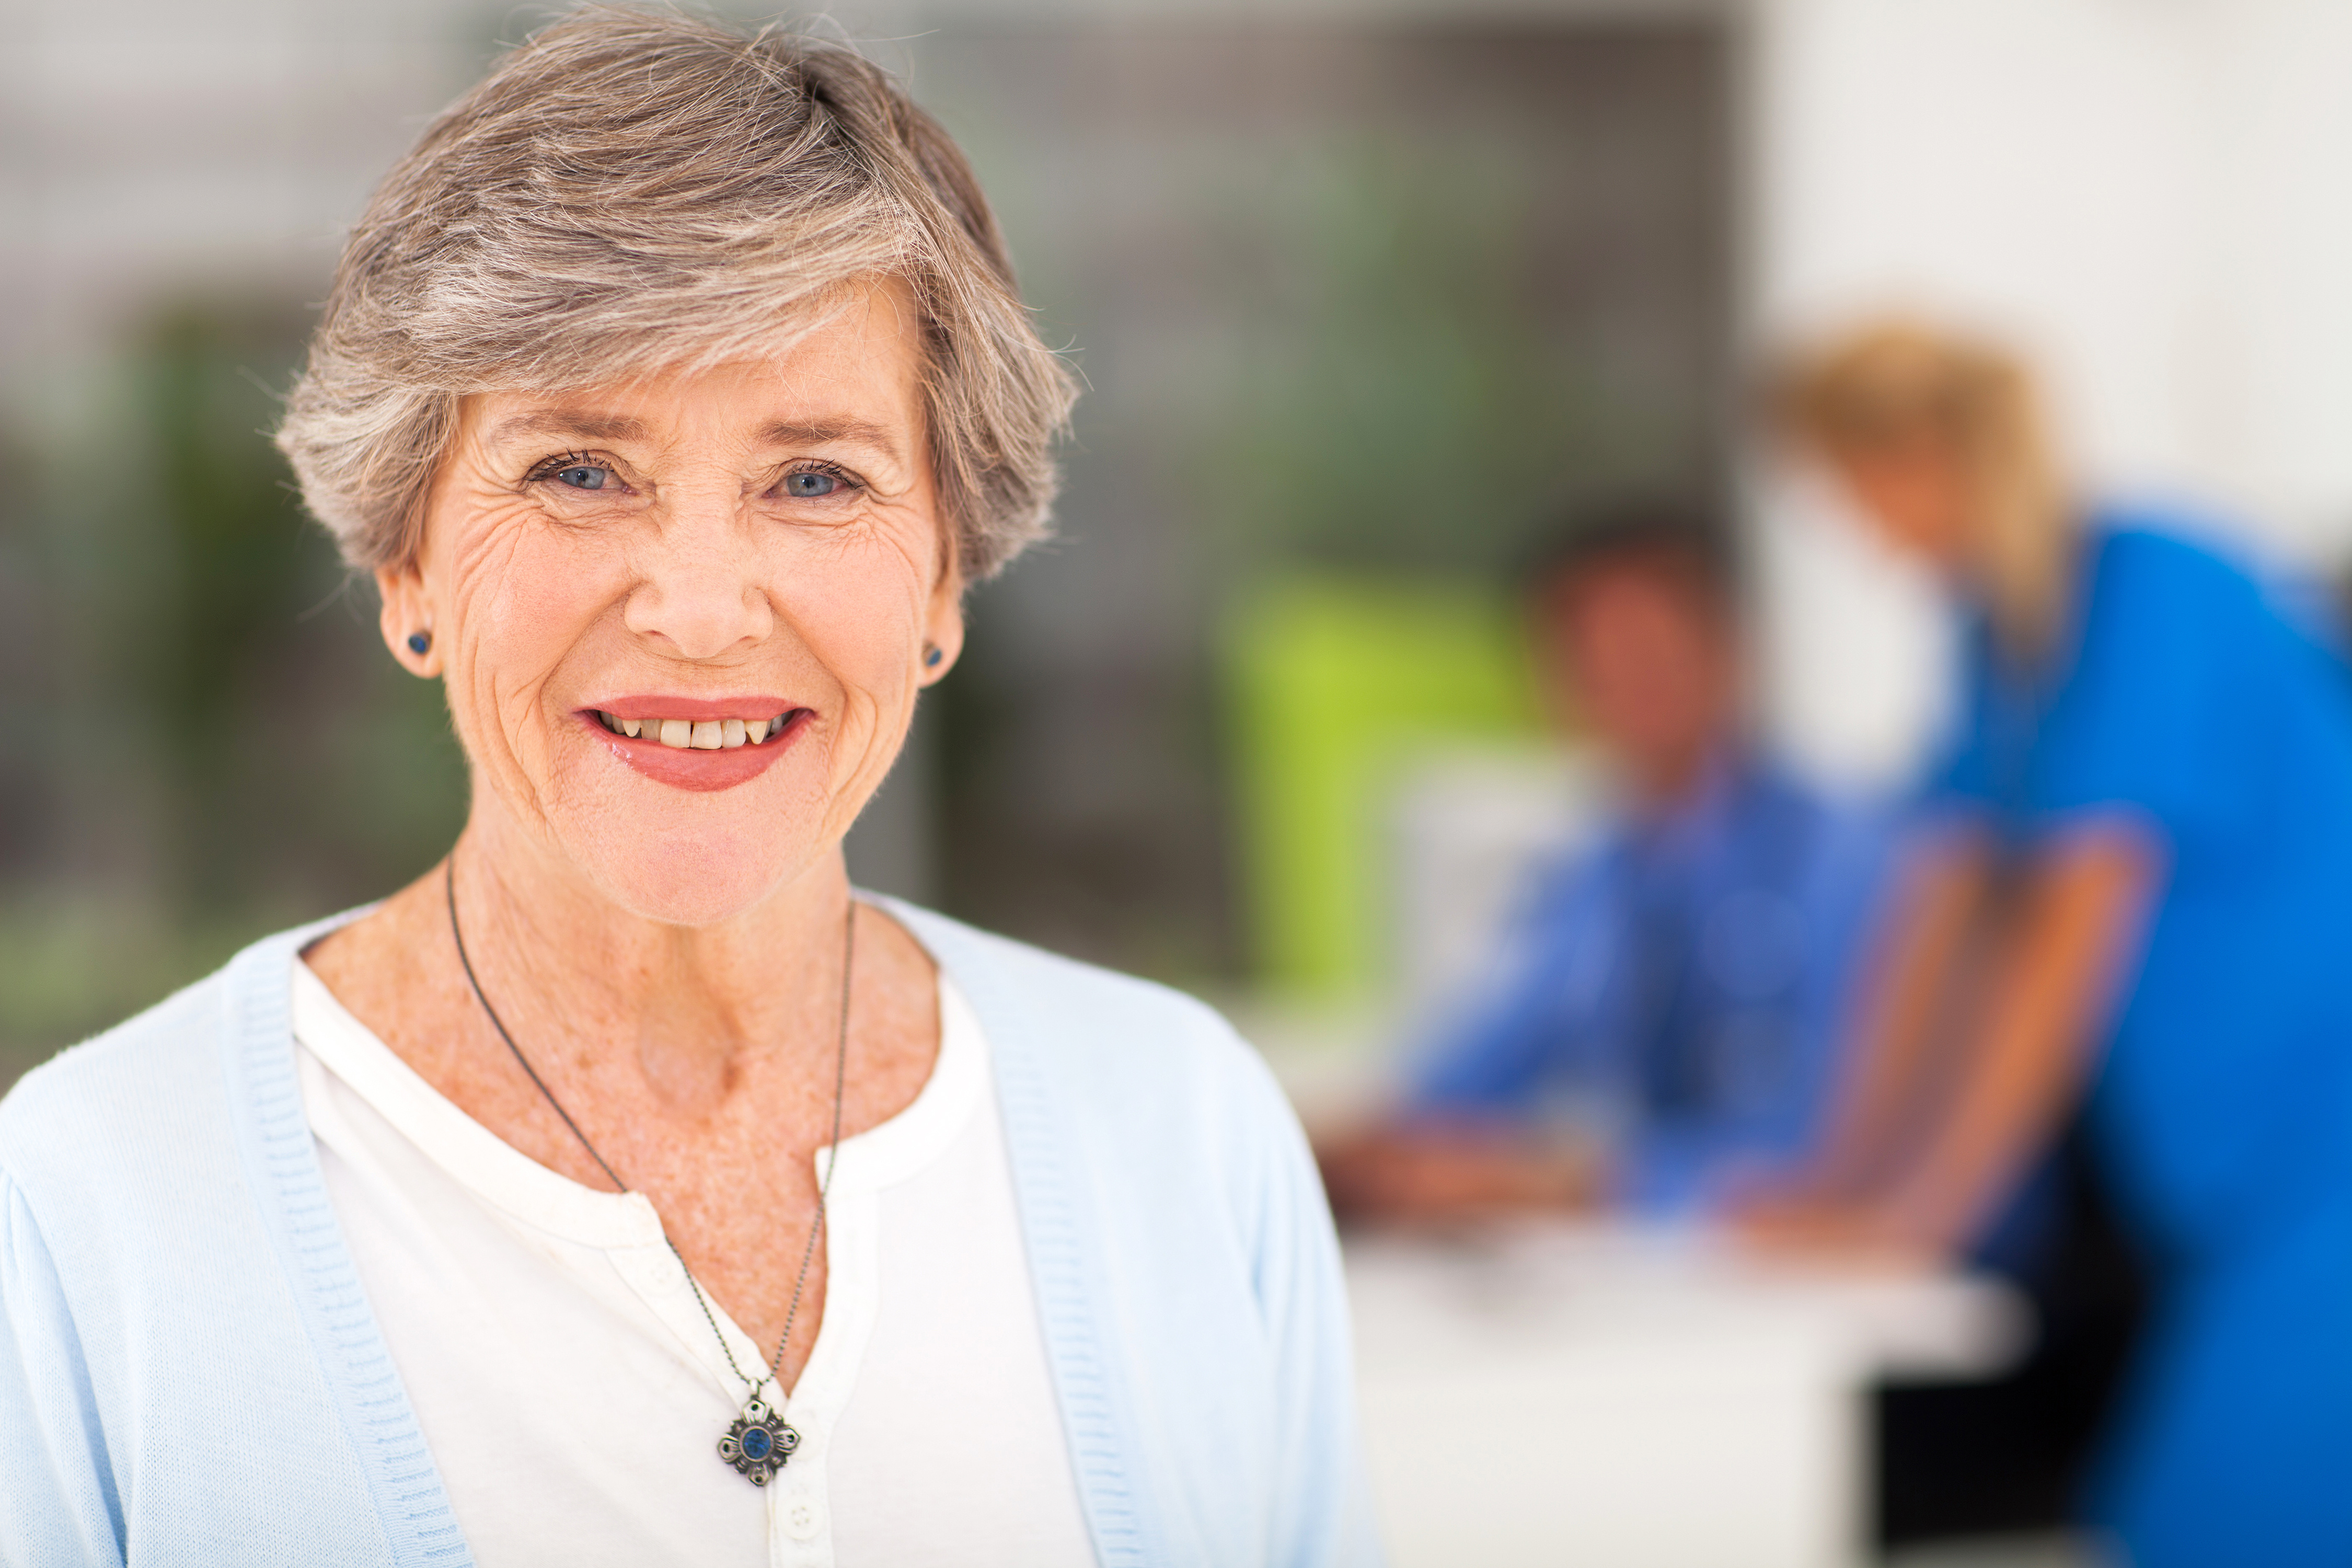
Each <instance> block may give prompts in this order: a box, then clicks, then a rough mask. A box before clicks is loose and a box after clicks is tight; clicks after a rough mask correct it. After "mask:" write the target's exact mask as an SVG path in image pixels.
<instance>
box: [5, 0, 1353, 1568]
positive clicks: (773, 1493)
mask: <svg viewBox="0 0 2352 1568" xmlns="http://www.w3.org/2000/svg"><path fill="white" fill-rule="evenodd" d="M1069 396H1070V393H1069V382H1068V378H1067V376H1066V374H1065V372H1064V370H1063V369H1062V367H1061V366H1060V365H1059V364H1058V363H1057V362H1056V361H1055V358H1054V357H1053V356H1052V355H1051V354H1050V353H1048V352H1047V351H1046V350H1045V348H1044V347H1043V346H1042V345H1041V344H1040V343H1039V342H1038V341H1037V339H1036V337H1035V335H1034V332H1033V331H1032V330H1031V328H1030V326H1029V324H1028V321H1027V319H1026V317H1025V315H1024V310H1023V308H1022V306H1021V303H1020V300H1018V298H1017V297H1016V295H1015V293H1014V291H1013V281H1012V273H1011V269H1010V267H1009V264H1008V262H1007V259H1006V257H1005V253H1004V248H1003V242H1002V240H1001V239H1000V237H999V236H998V234H997V231H996V228H995V226H994V223H993V221H992V218H991V216H990V215H989V212H988V209H987V206H986V205H985V204H984V202H983V201H982V197H981V195H980V192H979V190H978V188H977V186H976V185H975V184H974V181H973V178H972V174H971V170H970V168H969V167H968V166H967V165H966V163H965V162H964V160H963V158H962V156H961V153H959V152H958V151H957V149H956V148H955V147H954V145H953V144H952V143H950V142H949V140H948V139H947V137H946V136H945V134H944V133H943V132H941V131H940V128H939V127H938V126H937V125H936V124H935V123H933V122H932V121H930V120H929V119H928V118H926V117H925V116H924V115H923V114H922V113H921V112H920V111H919V110H917V109H915V108H914V107H913V106H912V105H911V104H910V103H908V100H906V99H905V98H904V97H903V96H902V95H901V94H900V93H899V91H898V89H896V88H895V87H894V86H892V85H891V83H890V82H889V81H888V80H887V79H886V78H885V77H884V76H882V75H881V74H880V73H879V72H877V70H876V69H875V68H872V67H871V66H869V65H867V64H866V63H865V62H864V61H862V60H861V59H859V58H857V57H856V56H855V55H854V54H852V53H850V52H848V51H846V50H844V49H841V48H838V47H831V46H827V45H824V44H820V43H815V42H812V41H810V40H808V39H805V38H802V37H793V36H789V35H785V34H780V33H773V32H771V33H764V34H761V35H760V36H759V37H742V36H739V35H737V34H734V33H730V32H728V31H725V30H722V29H720V28H718V27H715V26H706V25H703V24H700V23H697V22H691V21H688V20H685V19H682V18H680V17H678V16H667V15H665V16H639V15H634V14H630V13H625V12H618V11H609V10H591V11H584V12H581V13H578V14H576V15H575V16H572V18H570V19H569V20H567V21H565V22H562V24H560V25H558V26H554V27H552V28H551V29H549V30H548V31H546V32H544V33H542V34H541V35H540V36H539V37H536V38H534V39H533V40H532V41H531V42H530V43H529V44H527V45H525V46H524V47H521V48H520V49H519V50H517V51H515V52H514V53H513V54H511V55H510V56H509V57H508V58H506V60H505V61H504V63H502V64H501V65H500V66H499V68H497V69H496V70H495V71H494V72H493V73H492V74H491V75H490V77H489V78H488V79H487V80H486V81H484V82H483V83H482V84H481V85H480V86H479V87H478V88H477V89H474V90H473V91H472V92H471V93H469V94H467V96H466V97H465V98H464V99H463V100H460V101H459V102H458V103H457V105H456V106H455V107H454V108H453V109H451V110H449V111H448V112H447V113H446V114H444V115H443V116H442V117H441V118H440V119H439V120H437V121H435V122H434V123H433V124H432V125H431V126H430V127H429V128H428V129H427V130H426V132H425V135H424V137H423V139H422V140H421V141H420V142H419V143H418V144H417V146H416V148H415V151H414V152H413V153H411V154H410V155H409V156H408V157H407V158H406V159H405V160H404V161H403V162H402V163H400V164H399V166H398V167H397V168H395V169H394V172H393V173H392V174H391V176H390V177H389V178H388V179H387V180H386V181H385V182H384V184H383V187H382V188H381V189H380V190H379V191H378V192H377V194H376V195H375V198H374V200H373V203H372V204H371V205H370V206H369V207H368V209H367V212H366V214H365V216H363V217H362V219H361V221H360V223H359V226H358V227H357V228H356V230H355V231H354V232H353V234H352V237H351V240H350V243H349V246H348V247H347V249H346V252H345V254H344V257H343V260H342V264H341V268H340V270H339V272H338V274H337V276H336V279H335V284H334V288H333V290H332V293H331V297H330V299H329V300H328V302H327V306H326V311H325V315H324V318H323V319H322V321H320V326H319V330H318V334H317V337H316V339H315V341H314V342H313V344H312V349H311V353H310V363H309V367H308V369H307V371H306V372H305V374H303V376H302V378H301V381H300V383H299V385H298V386H297V387H296V389H295V391H294V394H293V396H292V399H291V401H290V403H289V407H288V412H287V416H286V421H285V426H284V428H283V430H282V431H281V433H280V437H279V440H280V444H281V445H282V446H283V447H284V448H285V450H286V452H287V453H288V455H289V458H291V459H292V462H293V465H294V468H295V471H296V473H297V474H298V475H299V478H300V479H301V483H302V487H303V492H304V495H305V498H306V499H307V500H308V501H309V503H310V507H311V509H312V510H314V511H315V512H316V513H317V514H318V516H319V517H320V519H321V520H322V521H324V522H325V523H326V525H327V527H328V528H329V529H330V530H331V531H332V532H333V533H334V535H335V538H336V539H337V541H338V542H339V543H340V544H341V547H342V549H343V551H344V552H345V554H346V555H347V556H348V557H349V558H350V559H351V561H352V563H354V564H355V565H358V566H361V567H363V568H366V569H367V570H369V571H371V572H372V573H373V575H374V578H375V581H376V583H377V584H378V586H379V587H380V588H381V590H382V595H383V633H384V637H385V640H386V642H387V643H388V644H389V646H390V647H391V649H392V652H393V656H394V658H397V659H398V660H399V661H400V662H401V664H402V665H403V666H404V668H407V669H408V670H410V671H411V672H412V673H414V674H415V675H416V676H418V677H420V678H422V679H436V680H439V681H440V682H441V683H442V684H443V687H444V689H445V690H446V694H447V700H448V703H449V710H450V713H451V716H452V719H453V721H454V724H455V727H456V730H457V735H458V737H459V739H460V741H461V742H462V743H463V745H464V748H465V752H466V755H467V762H468V764H469V766H470V769H471V775H472V781H473V804H472V810H471V815H470V817H469V819H468V821H467V826H466V829H465V832H464V833H463V835H462V836H461V837H460V838H459V840H458V842H457V846H456V847H455V848H454V850H453V851H452V852H451V854H450V857H449V858H448V859H447V861H446V862H445V863H444V864H442V865H440V866H438V867H436V868H434V869H433V871H432V872H430V873H429V874H428V875H427V876H425V878H424V879H422V880H420V881H418V882H417V883H416V884H415V885H414V886H412V887H410V888H408V889H404V891H402V892H400V893H397V894H395V895H394V897H393V898H391V899H390V900H387V901H385V902H384V903H383V904H381V905H379V906H376V907H375V908H373V909H371V910H363V911H361V912H360V913H358V914H356V915H347V916H342V917H339V918H337V919H334V920H331V921H324V922H322V923H320V924H319V925H315V926H311V927H308V928H305V929H303V930H300V931H289V932H287V933H284V934H282V935H279V936H276V937H272V938H269V939H268V940H266V941H264V942H259V943H258V944H257V945H256V946H254V947H252V948H250V949H248V950H247V952H244V953H243V954H241V955H240V956H239V957H237V958H236V960H235V961H234V962H233V963H230V964H229V966H228V967H227V968H226V969H225V970H224V971H222V972H221V973H219V974H216V975H215V976H214V977H213V978H211V979H209V980H207V981H205V982H204V983H202V984H198V985H195V986H194V987H192V988H191V989H189V990H188V991H185V992H184V993H182V994H180V995H179V996H177V997H174V998H173V999H172V1000H171V1001H169V1002H166V1003H164V1004H163V1005H162V1006H160V1007H159V1008H157V1009H156V1010H155V1011H153V1012H152V1013H150V1014H148V1015H147V1016H143V1017H142V1018H140V1019H137V1020H135V1021H133V1022H131V1023H130V1024H128V1025H125V1026H122V1027H121V1028H119V1029H117V1030H115V1031H114V1032H113V1033H111V1034H110V1035H109V1036H107V1037H103V1038H101V1039H100V1040H97V1041H94V1042H92V1043H90V1044H89V1045H87V1046H84V1047H80V1048H79V1049H77V1050H75V1051H72V1052H69V1053H68V1054H67V1055H66V1056H65V1057H63V1058H60V1059H59V1060H58V1061H57V1062H55V1063H53V1064H51V1065H50V1066H48V1067H47V1068H43V1069H42V1070H40V1071H38V1072H36V1073H34V1074H33V1075H31V1076H30V1077H29V1078H27V1079H26V1080H25V1081H24V1082H23V1083H22V1084H21V1085H20V1086H19V1087H18V1088H17V1089H16V1092H15V1093H14V1094H12V1095H11V1096H10V1097H9V1099H8V1100H7V1102H6V1104H5V1108H0V1227H5V1228H0V1560H5V1561H6V1562H9V1563H43V1564H53V1563H123V1562H126V1561H128V1562H131V1563H142V1562H155V1563H160V1562H164V1561H172V1562H196V1563H228V1562H243V1563H254V1562H265V1561H267V1562H288V1563H295V1562H299V1563H337V1564H343V1563H463V1562H467V1561H469V1560H472V1561H478V1562H481V1563H559V1562H560V1563H698V1564H717V1563H795V1564H798V1563H833V1562H835V1561H841V1562H846V1563H889V1564H894V1565H901V1564H919V1563H956V1564H960V1565H971V1564H980V1563H1003V1564H1021V1565H1024V1568H1045V1565H1049V1564H1074V1563H1201V1564H1218V1565H1221V1568H1222V1565H1234V1564H1247V1563H1283V1564H1291V1563H1297V1564H1305V1563H1354V1562H1364V1561H1368V1560H1370V1558H1372V1557H1373V1556H1374V1555H1375V1549H1374V1547H1373V1546H1372V1544H1371V1541H1370V1530H1369V1526H1368V1522H1367V1517H1368V1516H1367V1511H1366V1508H1365V1505H1364V1502H1363V1500H1362V1494H1361V1488H1360V1481H1359V1468H1358V1462H1357V1458H1356V1450H1355V1443H1354V1436H1353V1430H1352V1428H1353V1415H1352V1411H1351V1407H1350V1394H1349V1350H1348V1334H1347V1323H1346V1316H1345V1310H1344V1306H1343V1302H1342V1298H1341V1292H1340V1285H1339V1272H1338V1268H1337V1258H1336V1252H1335V1249H1334V1247H1333V1245H1332V1239H1331V1233H1330V1228H1329V1223H1328V1216H1327V1214H1326V1211H1325V1207H1324V1204H1323V1199H1322V1194H1321V1192H1320V1190H1319V1188H1318V1185H1317V1182H1316V1178H1315V1174H1314V1171H1313V1168H1312V1166H1311V1164H1310V1163H1309V1161H1308V1159H1307V1152H1306V1148H1305V1145H1304V1142H1303V1141H1302V1140H1301V1139H1300V1137H1299V1135H1298V1133H1297V1128H1296V1126H1295V1124H1294V1122H1293V1121H1292V1120H1291V1117H1290V1115H1289V1113H1288V1111H1287V1110H1286V1107H1285V1105H1284V1103H1283V1101H1282V1100H1281V1099H1280V1097H1279V1095H1278V1094H1277V1093H1276V1089H1274V1087H1273V1085H1272V1083H1271V1081H1270V1080H1269V1079H1268V1078H1267V1076H1266V1074H1265V1071H1264V1070H1263V1068H1261V1067H1260V1065H1259V1064H1258V1062H1257V1061H1256V1059H1255V1058H1254V1057H1253V1056H1252V1055H1251V1053H1250V1052H1249V1051H1248V1050H1247V1049H1246V1048H1245V1047H1243V1046H1242V1045H1241V1044H1240V1043H1239V1042H1238V1041H1237V1040H1236V1039H1235V1038H1234V1036H1233V1034H1232V1033H1231V1032H1230V1031H1229V1030H1228V1029H1227V1028H1226V1026H1224V1025H1223V1023H1222V1022H1221V1021H1219V1020H1218V1019H1217V1018H1216V1017H1215V1016H1213V1015H1212V1014H1210V1013H1209V1012H1208V1011H1207V1010H1206V1009H1204V1008H1202V1007H1201V1006H1199V1005H1195V1004H1193V1003H1192V1002H1189V1001H1187V1000H1185V999H1183V998H1182V997H1180V996H1176V995H1173V994H1170V993H1168V992H1166V991H1162V990H1160V989H1158V988H1156V987H1153V986H1150V985H1145V984H1139V983H1137V982H1134V981H1130V980H1126V979H1122V978H1119V977H1118V976H1115V975H1111V974H1107V973H1099V972H1097V971H1094V970H1090V969H1087V968H1084V967H1081V966H1079V965H1076V964H1074V963H1067V962H1065V961H1062V960H1058V959H1055V958H1053V957H1050V956H1047V955H1045V954H1043V953H1040V952H1032V951H1030V950H1027V949H1024V948H1022V947H1019V946H1016V945H1014V944H1013V943H1011V942H1004V941H1003V940H1000V939H997V938H993V937H990V936H986V935H982V933H980V932H977V931H970V930H967V929H965V928H963V927H961V926H959V925H956V924H955V923H953V922H951V921H946V920H943V919H941V918H940V917H938V916H936V915H930V914H926V913H923V912H921V911H919V910H913V909H909V908H906V907H904V906H901V905H898V904H889V903H885V902H882V901H878V900H867V899H861V898H860V897H858V896H857V895H856V894H855V893H854V892H853V890H852V889H851V888H850V885H849V883H848V881H847V879H846V877H845V872H844V868H843V861H842V853H841V842H842V836H843V834H844V832H845V830H846V829H847V828H848V826H849V825H850V823H851V822H852V820H853V819H855V818H856V816H857V813H858V810H859V808H860V807H861V806H862V805H864V804H865V802H866V799H867V797H868V796H869V795H871V794H872V793H873V791H874V789H875V787H876V785H877V784H879V783H880V782H881V780H882V777H883V775H884V773H887V771H888V769H889V767H890V763H891V761H892V759H893V757H894V756H895V755H896V754H897V752H898V748H899V745H900V742H901V741H902V740H903V738H904V736H905V734H906V731H907V727H908V720H909V717H910V715H911V714H912V712H913V710H914V707H915V703H916V700H917V699H918V697H919V694H920V693H921V691H922V690H923V689H924V688H926V687H927V686H929V685H930V684H931V683H932V682H934V681H937V680H939V679H941V678H942V677H944V676H945V675H946V674H947V673H948V671H949V670H950V668H952V667H953V666H954V664H955V661H956V655H957V652H958V650H959V648H960V647H961V642H962V636H963V627H962V622H961V616H960V613H959V605H960V603H961V595H962V591H963V588H964V586H965V585H966V584H969V583H971V582H972V581H973V580H975V579H977V578H980V577H983V576H985V575H987V574H990V573H992V572H993V571H995V570H996V569H997V568H999V567H1000V566H1002V565H1003V563H1004V562H1005V560H1006V559H1007V558H1008V557H1009V556H1010V555H1012V554H1013V552H1016V551H1017V550H1019V549H1020V547H1021V546H1022V545H1023V544H1024V542H1027V541H1028V540H1030V539H1032V538H1034V536H1035V535H1036V534H1037V533H1038V532H1039V531H1040V530H1041V528H1042V525H1043V521H1044V518H1045V510H1046V506H1047V503H1048V501H1049V500H1050V498H1051V495H1052V491H1053V489H1054V475H1053V469H1052V468H1051V465H1050V462H1049V460H1048V458H1047V456H1046V453H1047V447H1048V444H1049V441H1050V438H1051V437H1052V435H1053V433H1054V431H1055V427H1056V426H1057V425H1058V424H1059V422H1060V420H1061V419H1062V417H1063V416H1064V414H1065V411H1066V406H1067V404H1068V401H1069Z"/></svg>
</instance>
